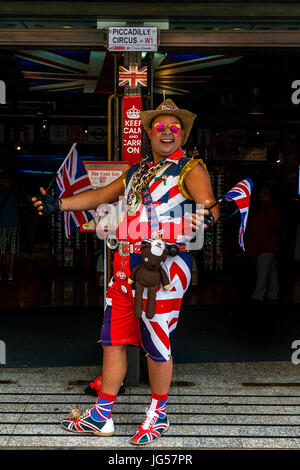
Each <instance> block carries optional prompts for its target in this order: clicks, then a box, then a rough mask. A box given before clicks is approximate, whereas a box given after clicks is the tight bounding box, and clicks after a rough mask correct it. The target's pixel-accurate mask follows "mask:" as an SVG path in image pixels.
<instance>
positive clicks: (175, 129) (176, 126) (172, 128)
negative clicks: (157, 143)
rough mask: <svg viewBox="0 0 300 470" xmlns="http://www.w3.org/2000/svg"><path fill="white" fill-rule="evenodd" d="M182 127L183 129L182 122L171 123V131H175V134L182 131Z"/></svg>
mask: <svg viewBox="0 0 300 470" xmlns="http://www.w3.org/2000/svg"><path fill="white" fill-rule="evenodd" d="M180 129H181V127H180V124H171V125H170V131H171V132H173V134H177V132H178V131H180Z"/></svg>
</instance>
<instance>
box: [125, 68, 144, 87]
mask: <svg viewBox="0 0 300 470" xmlns="http://www.w3.org/2000/svg"><path fill="white" fill-rule="evenodd" d="M119 86H147V66H146V65H142V66H140V65H129V66H123V65H119Z"/></svg>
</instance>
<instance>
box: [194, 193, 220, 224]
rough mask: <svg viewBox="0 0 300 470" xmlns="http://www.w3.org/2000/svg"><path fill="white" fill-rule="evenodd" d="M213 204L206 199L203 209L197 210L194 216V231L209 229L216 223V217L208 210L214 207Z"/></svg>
mask: <svg viewBox="0 0 300 470" xmlns="http://www.w3.org/2000/svg"><path fill="white" fill-rule="evenodd" d="M212 204H213V203H212V202H211V201H209V200H208V199H206V200H205V201H204V204H203V206H204V207H203V209H197V210H196V213H195V214H192V229H193V230H198V229H199V228H200V227H203V228H208V227H209V226H210V225H212V224H213V223H214V221H215V219H214V216H213V215H212V213H211V211H210V210H209V209H208V208H209V207H210V206H212Z"/></svg>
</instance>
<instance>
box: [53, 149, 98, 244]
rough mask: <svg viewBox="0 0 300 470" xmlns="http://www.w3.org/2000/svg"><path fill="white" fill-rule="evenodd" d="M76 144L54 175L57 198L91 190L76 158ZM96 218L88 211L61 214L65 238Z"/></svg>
mask: <svg viewBox="0 0 300 470" xmlns="http://www.w3.org/2000/svg"><path fill="white" fill-rule="evenodd" d="M75 147H76V144H73V145H72V147H71V150H70V152H69V153H68V155H67V157H66V158H65V160H64V162H63V164H62V165H61V167H60V168H59V170H58V172H57V174H56V194H57V197H58V198H60V197H68V196H72V195H73V194H78V193H81V192H82V191H86V190H88V189H92V185H91V182H90V179H89V176H88V174H87V172H86V170H85V167H84V165H83V163H82V161H81V160H80V158H79V156H78V152H77V150H76V148H75ZM95 216H96V214H95V212H94V211H93V210H90V211H65V212H62V213H61V218H62V222H63V224H64V228H65V234H66V237H67V238H70V234H71V233H72V232H73V230H75V229H76V228H77V227H78V226H79V225H83V224H85V223H87V222H89V221H90V220H92V219H94V218H95Z"/></svg>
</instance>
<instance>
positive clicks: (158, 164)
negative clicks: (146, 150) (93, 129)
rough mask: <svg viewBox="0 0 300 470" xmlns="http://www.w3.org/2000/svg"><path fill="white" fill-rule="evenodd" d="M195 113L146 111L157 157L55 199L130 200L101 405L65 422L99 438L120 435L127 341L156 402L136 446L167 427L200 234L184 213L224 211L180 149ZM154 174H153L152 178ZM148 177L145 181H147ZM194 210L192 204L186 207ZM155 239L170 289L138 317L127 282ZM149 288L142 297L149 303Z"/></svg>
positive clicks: (84, 203)
mask: <svg viewBox="0 0 300 470" xmlns="http://www.w3.org/2000/svg"><path fill="white" fill-rule="evenodd" d="M195 118H196V115H195V114H193V113H191V112H189V111H187V110H184V109H179V108H178V107H177V106H176V105H175V103H174V102H173V101H172V100H169V99H167V100H165V101H164V102H163V103H161V104H160V105H159V106H158V108H156V109H155V110H151V111H144V112H142V113H141V120H142V124H143V126H144V128H145V130H146V132H147V134H148V136H149V139H150V142H151V148H152V155H150V156H148V157H146V159H145V160H143V161H142V162H141V164H136V165H134V166H132V167H131V168H130V169H129V170H128V172H127V174H126V175H125V176H122V177H120V178H119V179H117V180H115V181H114V182H113V183H111V184H110V185H107V186H105V187H104V188H101V189H94V190H89V191H85V192H82V193H80V194H77V195H74V196H70V197H67V198H62V199H60V200H59V202H58V203H56V206H57V207H58V209H59V210H60V211H74V210H80V211H81V210H90V209H96V208H97V207H98V206H99V205H100V204H105V203H112V202H114V201H117V200H118V198H119V197H120V196H125V198H126V200H127V212H126V214H125V215H124V217H123V219H122V220H121V222H120V224H119V227H118V231H117V239H118V242H119V246H118V251H117V252H116V253H115V255H114V263H113V277H112V279H111V281H110V283H109V286H108V290H107V293H106V310H105V315H104V320H103V326H102V330H101V340H102V342H101V344H102V346H103V365H102V383H101V392H100V394H99V397H98V400H97V403H96V404H95V406H94V407H93V408H92V409H90V410H87V411H86V412H85V413H84V414H82V415H81V416H79V417H77V418H74V417H73V418H66V419H65V420H63V422H62V426H63V427H64V428H65V429H66V430H68V431H72V432H77V433H93V434H96V435H100V436H110V435H112V434H114V424H113V420H112V418H111V412H112V408H113V406H114V403H115V400H116V397H117V394H118V392H119V388H120V386H121V384H122V382H123V380H124V377H125V374H126V371H127V352H126V345H127V344H131V345H135V346H139V345H141V346H142V348H143V349H144V351H145V353H146V356H147V364H148V372H149V380H150V387H151V402H150V406H149V408H148V409H147V411H146V418H145V419H144V421H143V423H142V424H141V425H140V426H139V428H138V430H137V432H136V434H135V435H134V436H133V438H132V441H131V442H132V444H137V445H142V444H149V443H151V442H152V441H154V440H156V439H158V438H159V437H160V436H161V435H162V434H163V433H164V432H166V431H167V430H168V428H169V420H168V417H167V414H166V410H165V405H166V401H167V398H168V394H169V389H170V384H171V379H172V370H173V360H172V355H171V347H170V338H171V335H172V334H173V333H174V330H175V328H176V325H177V322H178V317H179V311H180V307H181V302H182V298H183V295H184V293H185V292H186V290H187V288H188V286H189V283H190V280H191V267H192V263H191V255H190V254H189V252H188V251H187V244H188V243H189V242H190V240H191V239H192V238H193V237H194V235H195V234H194V233H193V231H192V230H185V229H184V226H185V219H186V214H187V212H188V211H189V212H190V214H192V215H191V218H190V221H191V227H192V228H193V229H194V230H195V229H197V228H198V226H199V217H197V213H196V204H203V205H204V207H205V208H208V207H210V206H211V205H214V207H213V209H211V211H210V210H209V209H204V210H203V211H202V212H201V224H202V223H203V217H204V223H205V225H206V226H207V225H209V223H212V222H213V221H216V220H217V219H218V217H219V206H218V204H214V203H215V197H214V194H213V191H212V188H211V184H210V178H209V176H208V173H207V171H206V167H205V165H204V163H203V162H202V161H201V160H190V159H189V158H187V157H186V156H185V153H184V151H183V150H182V149H181V147H182V146H183V145H184V144H185V143H186V141H187V138H188V136H189V133H190V131H191V128H192V125H193V122H194V119H195ZM149 175H150V176H149ZM143 182H146V183H145V184H144V185H143ZM41 192H42V195H43V196H42V197H41V198H38V199H39V200H37V199H35V200H34V205H35V206H36V207H37V208H38V211H39V213H40V214H41V215H42V214H43V213H45V212H46V213H47V212H48V211H47V207H45V206H47V204H45V200H44V196H45V191H44V190H41ZM187 207H188V208H189V209H186V208H187ZM145 238H146V239H147V240H150V241H153V240H155V239H157V238H159V239H160V240H161V242H162V243H165V244H166V245H168V246H169V253H170V254H171V255H170V256H168V257H167V259H166V261H165V263H164V265H163V268H164V269H165V271H166V272H167V275H168V278H169V280H170V289H169V290H168V291H165V290H164V289H163V288H160V289H159V290H158V291H157V295H156V307H155V315H154V317H153V318H151V319H148V318H146V316H145V309H144V307H145V306H144V307H143V312H142V316H141V318H139V319H137V318H136V317H135V316H134V315H133V302H134V284H133V285H131V284H129V283H128V278H129V276H130V272H131V270H132V268H133V267H134V266H135V265H136V264H138V263H140V262H141V255H140V245H141V242H142V240H143V239H145ZM145 292H146V290H145V291H144V301H145V302H146V300H147V298H146V295H147V294H146V293H145Z"/></svg>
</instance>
